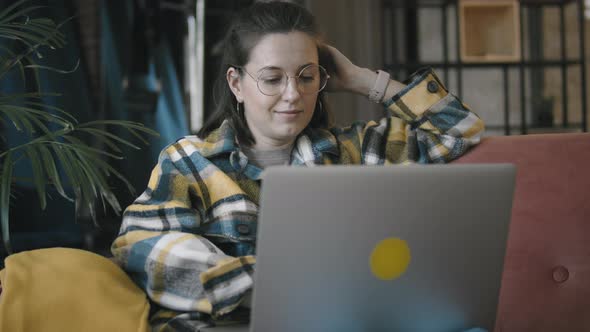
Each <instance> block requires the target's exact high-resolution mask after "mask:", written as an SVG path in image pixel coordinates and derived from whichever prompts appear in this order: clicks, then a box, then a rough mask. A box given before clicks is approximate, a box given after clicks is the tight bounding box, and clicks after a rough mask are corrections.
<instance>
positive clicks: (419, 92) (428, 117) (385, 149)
mask: <svg viewBox="0 0 590 332" xmlns="http://www.w3.org/2000/svg"><path fill="white" fill-rule="evenodd" d="M326 49H327V50H328V52H329V54H331V57H332V60H333V65H334V70H333V72H332V73H330V75H331V77H330V80H329V81H328V87H327V88H328V91H347V92H352V93H356V94H360V95H364V96H367V95H368V94H369V91H370V89H371V88H372V87H373V86H374V84H375V79H376V77H377V73H376V72H372V71H371V70H369V69H366V68H361V67H358V66H356V65H354V64H353V63H352V62H351V61H350V60H348V58H346V57H345V56H344V55H343V54H342V53H340V52H339V51H338V50H337V49H335V48H333V47H330V46H326ZM382 103H383V106H384V107H385V108H386V109H387V110H388V111H389V112H390V114H391V116H389V117H386V118H385V119H382V120H380V121H379V123H376V122H373V121H372V122H369V123H368V124H364V123H356V124H354V125H353V126H352V127H351V128H348V129H345V130H343V131H342V132H341V133H340V135H341V136H342V138H343V139H345V140H350V141H352V142H353V144H349V145H348V146H356V147H357V148H358V150H359V154H360V156H359V157H358V158H360V162H361V163H365V164H388V163H412V162H418V163H444V162H448V161H450V160H453V159H455V158H457V157H459V156H461V155H462V154H464V153H465V152H466V151H467V150H468V149H469V148H470V147H471V146H473V145H475V144H477V143H479V140H480V138H481V135H482V133H483V130H484V125H483V122H482V121H481V119H480V118H479V116H477V115H476V114H475V113H474V112H472V111H471V110H470V109H469V108H468V107H467V106H466V105H465V104H463V103H462V102H461V101H460V100H459V99H458V98H457V97H456V96H454V95H453V94H452V93H449V92H448V91H447V89H446V87H445V86H444V85H443V84H442V82H441V81H440V80H439V79H438V77H437V76H436V74H435V73H434V72H433V71H432V70H431V69H430V68H424V69H422V70H419V71H418V72H416V73H414V74H413V75H412V76H411V77H410V78H409V79H408V80H407V81H405V82H404V83H400V82H398V81H395V80H390V81H389V83H388V85H387V89H386V90H385V94H384V97H383V102H382ZM353 159H354V158H353Z"/></svg>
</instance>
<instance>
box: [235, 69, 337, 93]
mask: <svg viewBox="0 0 590 332" xmlns="http://www.w3.org/2000/svg"><path fill="white" fill-rule="evenodd" d="M311 66H317V67H319V68H320V70H321V69H323V70H324V72H325V73H326V82H325V83H324V85H323V86H322V87H321V88H320V89H319V90H318V91H316V92H310V93H304V92H303V91H302V90H301V89H300V88H299V86H300V83H299V78H300V77H301V73H303V71H304V70H306V69H307V68H309V67H311ZM230 67H233V68H236V69H239V70H243V71H244V72H246V74H248V76H250V78H252V79H253V80H254V82H256V87H257V88H258V91H259V92H260V93H262V94H263V95H265V96H269V97H273V96H278V95H280V94H282V93H284V92H285V89H286V88H287V86H288V85H289V79H291V78H294V79H295V82H296V83H297V90H298V91H299V92H301V94H306V95H310V94H313V93H320V92H321V91H322V90H324V89H325V88H326V86H327V85H328V80H329V79H330V74H328V71H327V70H326V68H324V67H322V66H321V65H318V64H315V63H310V64H308V65H306V66H305V67H303V68H301V70H300V71H299V73H298V74H297V76H289V75H288V74H287V72H286V71H284V70H283V69H280V68H278V69H280V70H281V71H282V72H283V74H284V76H287V80H286V84H285V86H284V87H283V89H282V91H280V92H278V93H276V94H274V95H269V94H266V93H264V92H262V89H260V85H259V83H258V82H259V81H260V76H259V77H258V79H256V78H254V76H252V74H250V72H248V71H247V70H246V67H245V66H234V65H231V66H230ZM267 68H268V67H264V68H261V69H260V70H258V72H261V71H262V70H265V69H267Z"/></svg>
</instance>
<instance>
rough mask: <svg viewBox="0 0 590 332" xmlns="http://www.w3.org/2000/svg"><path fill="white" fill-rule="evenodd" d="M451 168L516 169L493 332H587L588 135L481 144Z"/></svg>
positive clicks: (505, 138)
mask: <svg viewBox="0 0 590 332" xmlns="http://www.w3.org/2000/svg"><path fill="white" fill-rule="evenodd" d="M455 162H456V163H497V162H508V163H513V164H515V165H516V166H517V177H516V188H515V196H514V202H513V210H512V219H511V226H510V234H509V237H508V244H507V252H506V260H505V266H504V273H503V279H502V289H501V294H500V304H499V308H498V320H497V328H496V331H519V332H523V331H535V332H539V331H590V315H588V311H589V310H590V176H589V175H588V172H589V171H590V134H588V133H579V134H542V135H527V136H502V137H487V138H485V139H483V140H482V142H481V144H480V145H478V146H477V147H475V148H474V149H472V150H471V151H470V152H469V153H467V154H466V155H464V156H463V157H462V158H460V159H458V160H456V161H455ZM482 264H483V262H482Z"/></svg>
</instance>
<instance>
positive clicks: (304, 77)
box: [300, 76, 315, 83]
mask: <svg viewBox="0 0 590 332" xmlns="http://www.w3.org/2000/svg"><path fill="white" fill-rule="evenodd" d="M300 79H301V81H303V82H305V83H309V82H313V80H314V79H315V77H314V76H301V77H300Z"/></svg>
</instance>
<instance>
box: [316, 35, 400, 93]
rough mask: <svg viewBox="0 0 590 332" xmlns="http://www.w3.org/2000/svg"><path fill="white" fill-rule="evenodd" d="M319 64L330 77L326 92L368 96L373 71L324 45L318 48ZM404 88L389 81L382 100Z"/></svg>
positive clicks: (373, 76) (374, 78) (373, 81)
mask: <svg viewBox="0 0 590 332" xmlns="http://www.w3.org/2000/svg"><path fill="white" fill-rule="evenodd" d="M320 63H322V65H323V66H324V67H325V68H326V70H327V71H328V74H329V75H330V79H329V80H328V85H327V86H326V91H328V92H339V91H345V92H353V93H357V94H360V95H362V96H368V95H369V91H370V90H371V89H372V88H373V85H374V84H375V80H377V73H376V72H375V71H372V70H370V69H367V68H362V67H359V66H357V65H355V64H354V63H352V62H351V61H350V60H349V59H348V58H347V57H346V56H345V55H344V54H342V53H341V52H340V51H339V50H338V49H336V48H335V47H332V46H330V45H326V44H324V45H322V46H321V47H320ZM404 86H405V85H403V84H402V83H400V82H397V81H394V80H390V81H389V84H388V86H387V90H386V91H385V96H384V98H383V99H384V100H386V99H389V98H391V97H393V95H394V94H396V93H397V92H399V91H400V90H401V89H402V88H403V87H404Z"/></svg>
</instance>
